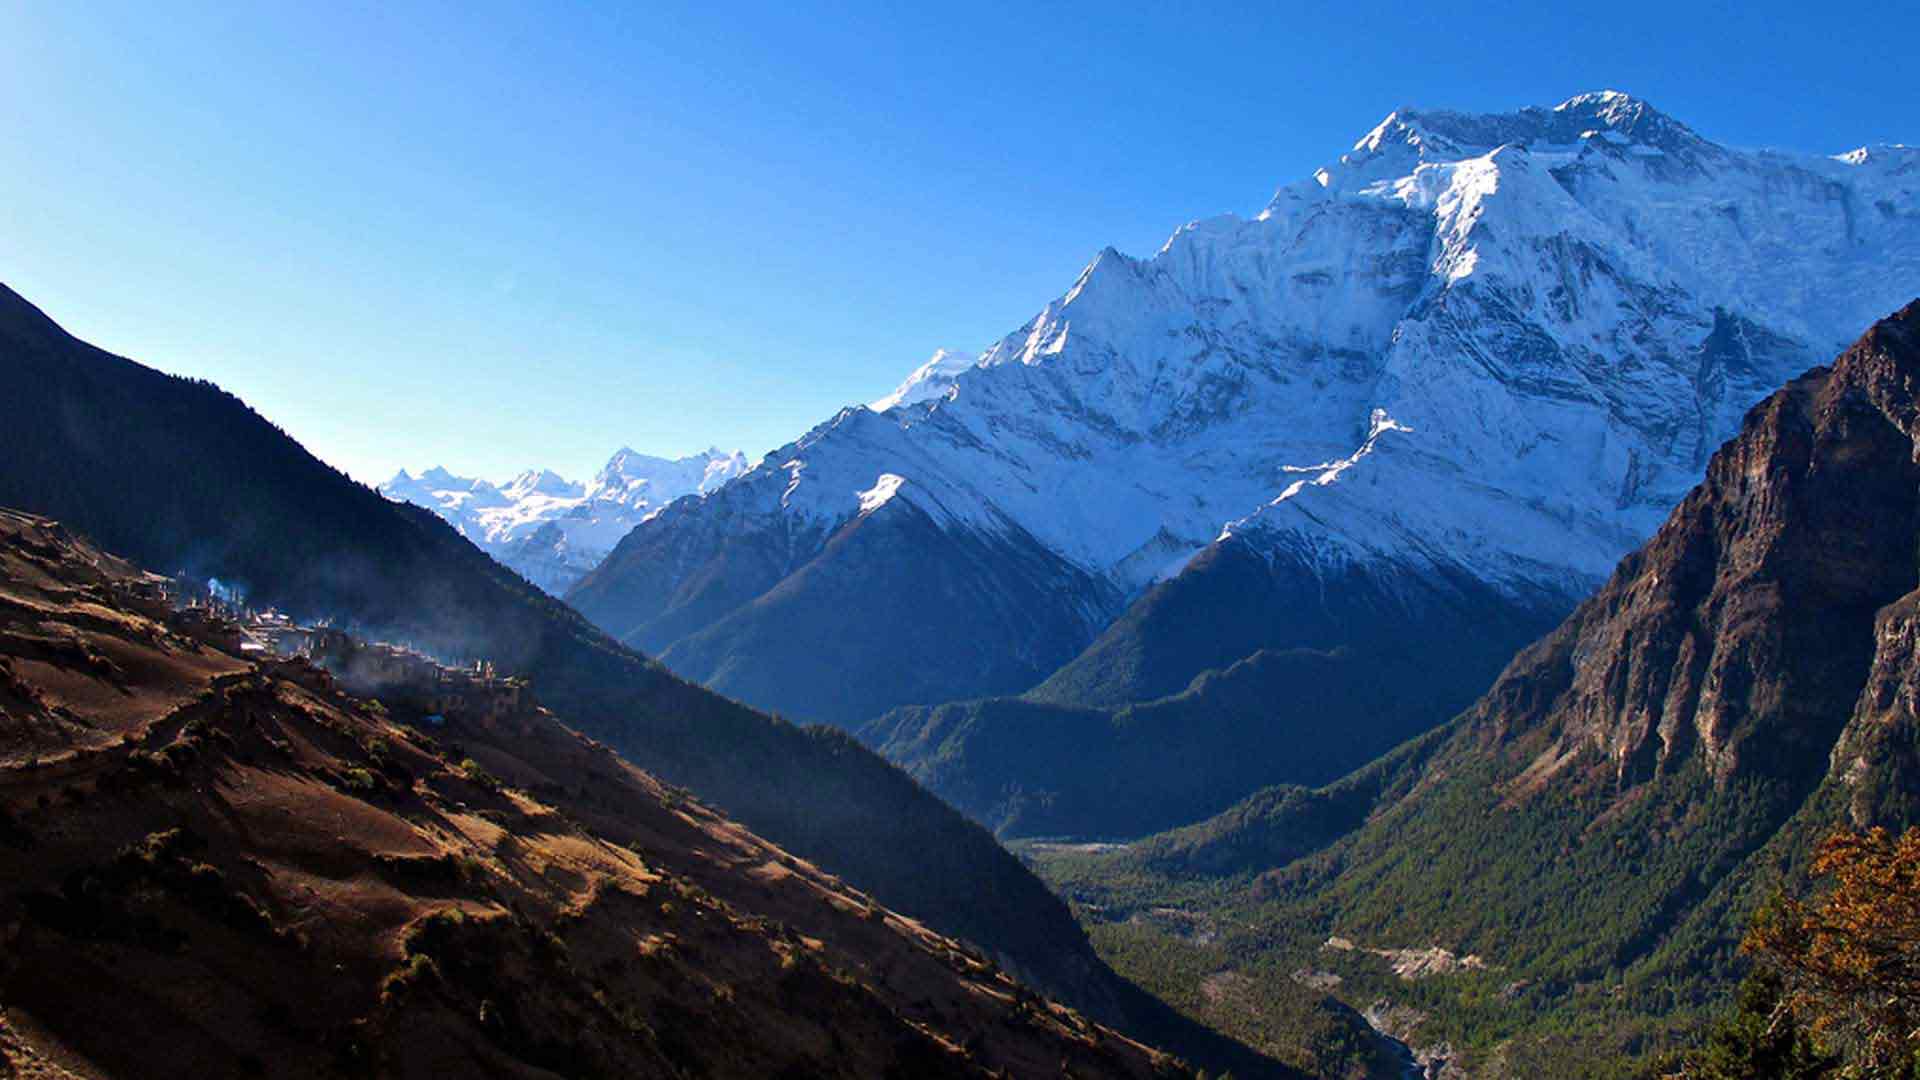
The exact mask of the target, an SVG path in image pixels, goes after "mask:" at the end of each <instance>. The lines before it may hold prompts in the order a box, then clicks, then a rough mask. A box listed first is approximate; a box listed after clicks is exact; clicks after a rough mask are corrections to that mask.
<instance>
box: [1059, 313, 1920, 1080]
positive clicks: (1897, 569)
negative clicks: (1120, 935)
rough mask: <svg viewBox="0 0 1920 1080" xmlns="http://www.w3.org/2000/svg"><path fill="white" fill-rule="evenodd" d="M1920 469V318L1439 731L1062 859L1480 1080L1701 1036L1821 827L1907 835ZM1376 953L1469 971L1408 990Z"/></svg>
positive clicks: (1819, 385)
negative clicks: (1312, 980)
mask: <svg viewBox="0 0 1920 1080" xmlns="http://www.w3.org/2000/svg"><path fill="white" fill-rule="evenodd" d="M1917 461H1920V303H1915V304H1913V305H1910V306H1908V307H1907V308H1905V309H1903V310H1902V311H1900V312H1899V313H1897V314H1896V315H1894V316H1892V317H1890V318H1888V319H1886V320H1884V321H1883V322H1881V323H1879V324H1878V325H1876V326H1875V327H1874V328H1873V329H1871V330H1870V331H1869V332H1868V333H1867V334H1866V335H1865V336H1864V337H1862V338H1861V339H1860V341H1859V342H1857V343H1856V344H1855V345H1854V346H1852V347H1851V348H1849V349H1848V350H1847V351H1846V352H1844V353H1843V354H1842V355H1841V356H1840V357H1839V359H1838V360H1837V361H1836V362H1835V363H1834V365H1833V367H1832V368H1831V369H1827V368H1819V369H1815V370H1814V371H1812V372H1810V373H1808V374H1807V375H1805V376H1804V377H1802V378H1800V379H1798V380H1796V381H1794V382H1793V383H1792V384H1790V385H1789V386H1787V387H1786V388H1785V389H1783V390H1781V391H1779V392H1778V393H1776V394H1774V395H1773V396H1772V397H1770V398H1769V399H1767V400H1766V401H1765V402H1763V403H1762V404H1761V405H1759V406H1758V407H1756V408H1755V409H1754V410H1753V411H1752V412H1751V413H1750V414H1749V415H1748V417H1747V418H1746V422H1745V425H1744V427H1743V429H1742V432H1741V434H1740V435H1739V436H1738V437H1737V438H1736V439H1734V440H1733V441H1732V442H1730V443H1728V444H1727V445H1726V446H1724V447H1723V448H1722V449H1721V450H1720V451H1719V452H1718V453H1717V454H1715V455H1714V457H1713V460H1712V463H1711V465H1710V466H1709V468H1708V471H1707V478H1706V480H1705V482H1704V483H1702V484H1701V485H1700V486H1699V487H1697V488H1696V489H1694V491H1693V492H1691V493H1690V494H1689V495H1688V496H1687V497H1686V499H1685V500H1684V501H1683V502H1682V503H1681V504H1680V506H1679V507H1678V509H1676V510H1675V511H1674V512H1673V514H1672V515H1671V517H1669V519H1668V520H1667V522H1666V524H1665V525H1663V526H1662V527H1661V528H1660V530H1659V531H1658V532H1657V533H1656V534H1655V535H1654V537H1653V538H1652V539H1651V540H1649V541H1648V542H1647V544H1646V545H1645V546H1644V547H1642V548H1641V549H1640V550H1639V551H1637V552H1635V553H1634V554H1632V555H1630V556H1628V557H1627V558H1626V559H1625V560H1624V561H1623V562H1621V564H1620V565H1619V567H1618V568H1617V569H1616V570H1615V572H1614V574H1613V576H1612V578H1611V579H1610V580H1609V581H1608V582H1607V584H1606V585H1605V586H1604V587H1603V588H1602V589H1601V590H1600V591H1599V592H1598V593H1597V594H1595V595H1594V596H1593V597H1592V598H1590V599H1589V600H1587V601H1586V602H1585V603H1583V604H1581V605H1580V607H1579V608H1578V609H1577V610H1576V611H1575V612H1574V613H1573V614H1572V615H1571V616H1570V617H1569V618H1568V619H1567V620H1566V621H1565V622H1564V623H1563V624H1562V625H1561V626H1560V627H1559V628H1557V629H1556V630H1554V631H1553V632H1552V633H1550V634H1548V635H1547V636H1546V637H1544V638H1542V639H1541V640H1540V641H1538V642H1536V643H1535V644H1533V645H1531V646H1529V647H1528V648H1527V649H1525V650H1524V651H1522V652H1521V653H1520V654H1519V655H1518V656H1517V657H1516V658H1515V659H1514V661H1513V662H1512V663H1511V664H1510V665H1509V666H1508V668H1507V670H1506V671H1505V672H1504V673H1503V674H1502V675H1501V676H1500V678H1499V680H1498V681H1497V682H1496V683H1495V684H1494V685H1493V687H1492V689H1491V690H1489V691H1488V692H1487V694H1486V695H1485V696H1484V697H1482V698H1481V699H1480V701H1479V702H1478V703H1477V704H1475V705H1474V706H1473V707H1472V708H1471V709H1469V710H1467V711H1466V712H1464V713H1463V714H1462V715H1461V716H1459V717H1458V718H1457V719H1456V720H1454V721H1453V722H1452V723H1451V724H1449V725H1448V726H1447V727H1445V728H1443V729H1441V730H1440V731H1437V732H1434V733H1433V734H1431V735H1428V736H1426V737H1423V738H1422V739H1420V740H1417V741H1416V742H1414V743H1410V744H1408V745H1407V746H1405V747H1402V748H1401V749H1400V750H1398V751H1396V752H1395V753H1394V754H1392V755H1389V756H1388V757H1386V758H1383V759H1382V760H1381V761H1379V762H1377V763H1375V764H1373V765H1371V766H1369V767H1367V768H1366V769H1363V770H1361V771H1359V772H1356V773H1355V774H1353V775H1352V776H1350V777H1347V778H1346V779H1343V780H1342V781H1339V782H1337V783H1335V784H1333V785H1330V786H1328V787H1324V788H1320V789H1317V790H1316V789H1308V788H1280V789H1273V790H1270V791H1265V792H1262V793H1260V794H1258V795H1256V796H1254V797H1252V798H1250V799H1248V800H1246V801H1245V802H1243V803H1242V804H1240V805H1239V806H1236V807H1234V808H1233V809H1232V810H1230V811H1229V812H1227V813H1225V814H1223V815H1220V816H1219V817H1217V818H1215V819H1213V820H1210V821H1208V822H1205V823H1202V824H1199V825H1196V826H1192V827H1189V828H1185V829H1181V830H1176V831H1173V832H1170V833H1166V834H1163V835H1161V836H1158V837H1155V838H1153V839H1150V840H1148V841H1145V842H1142V843H1141V844H1138V845H1135V846H1134V847H1133V848H1131V849H1130V850H1128V851H1127V852H1125V853H1124V854H1121V855H1118V856H1111V857H1107V858H1104V859H1094V860H1082V861H1081V862H1080V863H1078V864H1076V865H1073V866H1065V865H1055V866H1054V867H1053V868H1052V869H1053V872H1054V873H1055V874H1057V875H1059V877H1060V879H1061V880H1063V881H1066V882H1068V884H1069V886H1070V888H1071V889H1072V890H1073V891H1074V892H1076V893H1077V894H1078V895H1079V897H1080V898H1081V899H1082V900H1084V901H1087V902H1089V903H1095V904H1099V905H1101V906H1102V908H1103V909H1105V910H1107V911H1110V912H1113V911H1120V912H1124V911H1125V910H1126V909H1127V906H1128V905H1129V904H1146V903H1153V902H1159V903H1165V902H1167V901H1166V900H1165V897H1166V896H1172V895H1188V894H1189V891H1190V890H1192V889H1194V888H1196V883H1199V882H1211V883H1214V885H1213V886H1212V888H1214V889H1216V890H1217V891H1214V892H1212V893H1211V894H1210V896H1211V898H1210V899H1208V900H1207V901H1206V905H1207V907H1208V908H1209V910H1211V911H1213V912H1215V913H1217V914H1220V915H1222V916H1224V914H1225V913H1227V912H1232V913H1233V923H1232V925H1234V926H1235V927H1241V928H1244V929H1236V930H1233V931H1230V932H1228V933H1226V934H1223V937H1224V938H1226V939H1227V940H1226V941H1225V942H1223V944H1222V948H1223V949H1224V950H1225V951H1226V952H1227V953H1228V954H1230V955H1231V954H1235V953H1236V951H1238V953H1237V954H1238V956H1239V957H1240V959H1239V961H1238V962H1239V963H1241V964H1246V963H1248V962H1249V961H1248V958H1249V957H1253V956H1259V957H1264V959H1263V960H1261V961H1260V963H1261V964H1262V965H1263V966H1264V969H1265V970H1268V971H1278V970H1294V969H1293V968H1289V967H1287V965H1288V964H1289V963H1295V964H1299V963H1305V964H1309V965H1312V967H1313V968H1315V969H1323V970H1327V971H1328V972H1329V973H1330V974H1335V975H1339V976H1341V977H1342V978H1344V979H1345V980H1346V985H1345V987H1344V988H1343V989H1342V990H1341V991H1340V994H1341V996H1343V997H1347V999H1348V1000H1363V997H1362V995H1367V994H1374V993H1378V994H1383V995H1387V996H1390V997H1391V998H1392V999H1393V1000H1396V1001H1399V1002H1401V1003H1404V1004H1408V1005H1411V1006H1414V1007H1415V1008H1417V1009H1418V1010H1419V1011H1421V1012H1423V1013H1425V1014H1426V1015H1427V1017H1428V1019H1427V1020H1426V1021H1425V1022H1424V1024H1425V1026H1424V1027H1423V1028H1422V1029H1421V1031H1420V1032H1419V1034H1418V1038H1420V1039H1424V1040H1431V1041H1432V1042H1434V1043H1439V1042H1452V1043H1454V1044H1455V1045H1456V1048H1457V1049H1467V1050H1470V1053H1469V1054H1468V1056H1469V1057H1471V1058H1472V1059H1473V1060H1475V1061H1478V1062H1479V1063H1480V1064H1481V1065H1482V1066H1485V1067H1487V1068H1488V1069H1489V1070H1490V1071H1491V1072H1492V1074H1493V1075H1519V1074H1523V1073H1526V1072H1527V1071H1529V1070H1530V1069H1531V1070H1533V1071H1534V1074H1536V1075H1538V1074H1539V1070H1543V1069H1544V1070H1545V1071H1546V1072H1548V1073H1552V1074H1561V1071H1562V1070H1571V1074H1593V1073H1600V1072H1604V1071H1605V1070H1604V1068H1603V1067H1602V1066H1601V1065H1600V1064H1597V1063H1598V1062H1603V1061H1607V1060H1613V1059H1617V1058H1619V1057H1620V1056H1622V1055H1625V1056H1628V1057H1631V1056H1635V1055H1639V1054H1644V1053H1647V1052H1649V1051H1650V1050H1652V1049H1655V1048H1657V1047H1659V1046H1660V1045H1663V1044H1665V1045H1670V1044H1671V1043H1672V1042H1674V1041H1675V1040H1678V1039H1683V1038H1686V1037H1688V1035H1689V1034H1690V1033H1691V1032H1692V1031H1693V1030H1695V1028H1694V1027H1693V1025H1695V1024H1697V1023H1698V1021H1699V1019H1700V1017H1701V1016H1702V1015H1703V1012H1704V1011H1705V1010H1707V1009H1709V1008H1710V1007H1711V1006H1712V1004H1713V1003H1714V1002H1715V1001H1716V1000H1717V998H1718V996H1719V995H1721V994H1723V993H1725V992H1726V991H1728V990H1730V988H1731V985H1732V981H1731V980H1732V976H1733V974H1734V973H1735V970H1736V969H1737V964H1738V961H1737V958H1736V955H1735V951H1734V946H1735V944H1736V942H1737V941H1738V940H1739V937H1740V934H1741V932H1742V930H1743V928H1744V926H1745V923H1746V920H1747V918H1748V916H1749V914H1750V913H1751V911H1752V910H1753V908H1754V906H1755V905H1756V904H1757V903H1759V902H1760V901H1761V900H1762V899H1764V898H1765V896H1766V895H1768V893H1769V892H1770V891H1771V890H1772V889H1774V888H1776V887H1778V886H1780V885H1783V884H1784V885H1787V886H1790V887H1791V886H1792V885H1793V884H1794V882H1795V881H1797V880H1798V879H1797V878H1796V877H1795V874H1796V872H1797V868H1798V867H1799V866H1800V865H1801V862H1802V860H1803V859H1804V858H1805V855H1806V853H1807V851H1808V850H1809V848H1810V846H1811V845H1812V843H1813V842H1814V841H1815V840H1817V839H1818V838H1819V836H1821V835H1822V834H1823V833H1824V832H1825V831H1826V830H1827V829H1830V828H1832V827H1834V826H1836V825H1839V824H1853V825H1868V824H1886V825H1890V826H1900V825H1904V824H1909V823H1912V822H1914V821H1915V820H1920V783H1916V779H1917V778H1920V771H1916V769H1915V762H1916V755H1915V753H1914V751H1913V746H1914V745H1915V739H1916V735H1920V723H1916V704H1917V703H1920V696H1917V693H1920V692H1916V690H1915V687H1916V686H1920V651H1917V650H1916V646H1915V641H1916V636H1915V632H1914V627H1915V610H1916V603H1917V601H1916V597H1920V591H1916V586H1920V556H1917V555H1916V552H1920V464H1916V462H1917ZM1155 896H1158V897H1160V899H1159V900H1158V901H1155V900H1153V899H1151V898H1152V897H1155ZM1330 935H1331V936H1334V937H1337V938H1339V939H1341V940H1342V941H1345V942H1349V943H1357V946H1358V948H1357V949H1354V950H1348V951H1345V952H1342V951H1339V950H1329V949H1326V948H1321V947H1319V946H1320V943H1321V942H1324V941H1327V940H1329V936H1330ZM1368 948H1373V949H1384V950H1387V951H1389V952H1392V951H1394V950H1411V951H1412V952H1414V953H1419V952H1420V951H1422V950H1431V949H1434V948H1440V949H1443V950H1445V952H1446V953H1447V954H1448V955H1449V956H1451V957H1453V958H1454V960H1455V961H1458V960H1459V958H1461V957H1468V956H1471V957H1475V958H1477V960H1476V964H1477V965H1479V966H1470V965H1464V964H1460V965H1457V966H1456V967H1455V968H1454V969H1452V971H1451V973H1449V974H1446V975H1444V976H1441V977H1437V978H1432V979H1428V980H1426V981H1422V982H1411V981H1406V980H1403V979H1398V978H1395V977H1393V976H1392V975H1391V974H1390V973H1386V972H1385V964H1384V962H1383V961H1381V960H1378V959H1376V958H1375V957H1376V955H1377V954H1373V953H1368V952H1366V951H1365V950H1366V949H1368ZM1240 950H1243V951H1240ZM1395 955H1396V956H1401V955H1411V954H1399V953H1396V954H1395ZM1422 955H1425V954H1424V953H1423V954H1422ZM1129 968H1130V965H1126V964H1123V970H1127V969H1129ZM1348 995H1354V996H1348ZM1582 1060H1584V1061H1585V1064H1581V1065H1579V1067H1578V1068H1574V1067H1573V1066H1572V1065H1570V1064H1569V1063H1570V1062H1578V1061H1582ZM1476 1075H1479V1074H1478V1073H1476Z"/></svg>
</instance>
